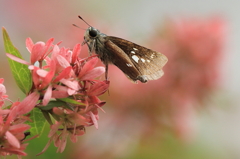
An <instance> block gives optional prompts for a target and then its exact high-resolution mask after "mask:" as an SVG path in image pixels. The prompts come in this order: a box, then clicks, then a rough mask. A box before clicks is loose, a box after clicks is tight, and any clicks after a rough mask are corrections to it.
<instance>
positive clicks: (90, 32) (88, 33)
mask: <svg viewBox="0 0 240 159" xmlns="http://www.w3.org/2000/svg"><path fill="white" fill-rule="evenodd" d="M99 34H100V31H99V30H97V29H96V28H94V27H89V28H88V29H87V30H86V32H85V37H89V38H91V39H93V38H97V37H98V36H99Z"/></svg>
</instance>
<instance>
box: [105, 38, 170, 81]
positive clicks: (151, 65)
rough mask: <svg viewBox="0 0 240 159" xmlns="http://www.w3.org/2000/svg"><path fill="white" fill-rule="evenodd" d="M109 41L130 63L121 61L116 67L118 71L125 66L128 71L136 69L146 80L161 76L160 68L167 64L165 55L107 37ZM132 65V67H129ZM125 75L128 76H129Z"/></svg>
mask: <svg viewBox="0 0 240 159" xmlns="http://www.w3.org/2000/svg"><path fill="white" fill-rule="evenodd" d="M109 41H111V42H112V43H113V44H115V45H116V46H117V47H119V48H120V49H121V50H122V53H124V54H126V55H125V56H126V57H127V58H128V60H129V61H131V63H130V62H128V63H124V62H126V61H122V64H121V66H118V67H119V68H120V69H121V67H126V66H127V67H128V69H133V68H136V69H137V70H138V71H139V73H140V75H141V76H145V77H146V78H147V80H156V79H158V78H160V77H161V76H162V75H163V71H162V67H163V66H164V65H165V64H166V63H167V57H166V56H165V55H163V54H161V53H159V52H156V51H153V50H151V49H148V48H145V47H143V46H140V45H138V44H135V43H133V42H130V41H127V40H124V39H121V38H118V37H113V36H109ZM132 64H133V65H134V67H131V65H132ZM115 65H116V64H115ZM124 69H125V68H124ZM121 70H123V69H121ZM123 72H124V71H123ZM124 73H125V72H124ZM125 74H127V73H125ZM127 75H128V76H129V74H127ZM130 78H131V77H130ZM136 78H137V77H135V79H136Z"/></svg>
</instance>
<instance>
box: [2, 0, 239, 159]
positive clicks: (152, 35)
mask: <svg viewBox="0 0 240 159" xmlns="http://www.w3.org/2000/svg"><path fill="white" fill-rule="evenodd" d="M238 5H239V2H237V3H236V1H233V0H229V1H218V0H201V1H196V0H191V1H190V0H188V1H183V0H170V1H163V0H159V1H155V0H132V1H117V0H101V1H99V0H91V1H83V0H82V1H80V0H79V1H71V0H70V1H58V0H51V1H47V0H41V1H31V0H21V1H17V0H12V1H1V2H0V25H1V26H4V27H5V28H6V29H7V31H8V33H9V35H10V38H11V40H12V42H13V43H14V45H15V46H16V47H17V48H18V49H19V51H20V52H21V54H22V55H23V57H24V58H25V59H29V54H28V52H27V50H26V48H25V40H26V38H27V37H31V38H32V39H33V41H34V42H37V41H46V40H47V39H49V38H51V37H54V38H55V43H57V42H59V41H63V42H62V44H61V46H65V47H69V48H72V47H73V46H74V45H75V44H76V43H82V41H83V35H84V30H82V29H79V28H76V27H73V26H72V24H73V23H74V24H76V25H78V26H80V27H82V28H87V27H88V26H87V25H86V24H85V23H84V22H83V21H81V20H79V19H78V17H77V16H78V15H81V16H82V17H83V18H84V19H85V20H86V21H87V22H88V23H89V24H91V25H92V26H94V27H96V28H98V29H99V30H100V31H101V32H103V33H105V34H107V35H112V36H117V37H121V38H124V39H128V40H130V41H133V42H135V43H138V44H140V45H143V46H146V47H148V48H151V49H153V50H157V51H159V52H161V53H163V54H165V55H166V56H167V57H168V58H169V61H168V63H167V65H166V66H165V67H164V72H165V75H164V76H163V77H162V78H161V79H159V80H157V81H150V82H148V83H147V84H133V83H131V82H130V81H129V80H128V79H127V78H126V77H125V75H123V73H122V72H121V71H119V70H118V69H117V68H116V67H115V66H111V67H110V72H109V78H110V81H111V84H110V91H109V94H107V93H106V94H105V95H103V96H102V98H101V99H102V100H104V101H106V102H107V104H106V105H105V106H104V107H103V109H104V110H105V111H106V113H102V112H100V120H99V129H98V130H96V129H95V128H94V127H89V128H87V133H86V134H85V135H83V136H81V137H79V141H78V143H75V144H72V143H70V142H68V145H67V148H66V150H65V151H64V153H62V154H59V153H58V154H56V153H55V151H56V148H55V147H54V146H53V145H52V146H51V147H50V148H49V149H48V150H47V151H46V152H45V153H44V154H43V155H41V156H38V158H39V159H45V158H50V157H51V158H58V159H60V158H66V157H67V158H69V159H78V158H84V159H85V158H87V159H95V158H98V159H102V158H104V159H108V158H109V159H112V158H114V159H148V158H151V159H159V158H161V159H200V158H205V159H210V158H211V159H212V158H218V159H226V158H228V159H237V158H240V151H239V149H240V136H239V134H240V124H239V120H240V107H239V95H240V89H239V88H240V85H239V81H240V72H239V70H238V68H240V63H239V59H240V54H239V52H240V45H239V44H238V43H239V41H240V29H239V28H240V18H239V15H240V11H239V7H238ZM0 52H1V53H0V77H1V78H4V79H5V83H4V84H5V86H6V88H7V94H8V95H9V98H10V99H12V100H13V101H16V100H18V99H23V97H24V95H23V94H22V93H21V92H20V90H18V88H17V86H16V84H15V83H14V79H13V77H12V74H11V72H10V69H9V66H8V63H7V58H6V56H5V51H4V48H3V41H2V38H0ZM81 56H82V57H85V56H88V52H87V46H84V47H83V48H82V52H81ZM99 65H102V64H101V62H99ZM48 131H49V126H46V130H45V133H44V134H43V135H42V136H41V137H40V138H38V139H35V140H33V141H31V142H30V145H29V146H28V147H27V149H26V152H27V153H28V156H27V157H24V158H35V155H36V154H37V153H39V152H40V151H42V149H43V147H44V146H45V144H46V143H47V141H48V138H47V134H48Z"/></svg>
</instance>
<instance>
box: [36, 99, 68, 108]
mask: <svg viewBox="0 0 240 159" xmlns="http://www.w3.org/2000/svg"><path fill="white" fill-rule="evenodd" d="M53 107H65V108H67V109H70V110H73V108H72V107H71V106H69V105H68V104H67V103H65V102H62V101H50V102H49V103H48V104H47V105H46V106H39V107H38V108H39V109H41V110H51V109H52V108H53Z"/></svg>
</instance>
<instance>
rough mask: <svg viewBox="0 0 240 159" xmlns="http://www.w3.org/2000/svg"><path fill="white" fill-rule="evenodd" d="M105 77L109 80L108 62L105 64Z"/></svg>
mask: <svg viewBox="0 0 240 159" xmlns="http://www.w3.org/2000/svg"><path fill="white" fill-rule="evenodd" d="M105 79H106V81H107V80H108V64H106V65H105Z"/></svg>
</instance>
